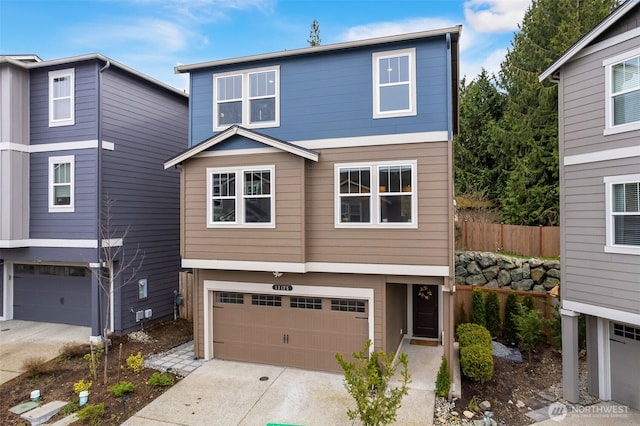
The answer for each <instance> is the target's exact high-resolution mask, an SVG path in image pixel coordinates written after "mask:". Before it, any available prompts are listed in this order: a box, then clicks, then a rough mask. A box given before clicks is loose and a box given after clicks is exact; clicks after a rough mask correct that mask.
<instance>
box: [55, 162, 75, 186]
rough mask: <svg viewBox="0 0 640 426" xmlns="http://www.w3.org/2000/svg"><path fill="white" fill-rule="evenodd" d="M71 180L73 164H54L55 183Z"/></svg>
mask: <svg viewBox="0 0 640 426" xmlns="http://www.w3.org/2000/svg"><path fill="white" fill-rule="evenodd" d="M70 182H71V164H69V163H62V164H55V165H54V166H53V183H70Z"/></svg>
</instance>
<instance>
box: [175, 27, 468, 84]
mask: <svg viewBox="0 0 640 426" xmlns="http://www.w3.org/2000/svg"><path fill="white" fill-rule="evenodd" d="M461 27H462V26H461V25H456V26H454V27H449V28H442V29H438V30H429V31H420V32H414V33H408V34H397V35H392V36H386V37H377V38H371V39H365V40H355V41H347V42H343V43H335V44H328V45H325V46H312V47H305V48H300V49H293V50H285V51H283V52H273V53H265V54H260V55H252V56H244V57H240V58H232V59H222V60H217V61H209V62H200V63H197V64H191V65H179V66H177V67H175V68H174V71H175V73H176V74H180V73H187V72H189V71H192V70H197V69H202V68H210V67H217V66H222V65H231V64H242V63H246V62H253V61H261V60H267V59H276V58H286V57H291V56H300V55H308V54H310V53H319V52H331V51H336V50H344V49H352V48H355V47H364V46H373V45H377V44H385V43H393V42H398V41H407V40H413V39H419V38H428V37H437V36H444V35H447V34H460V32H461Z"/></svg>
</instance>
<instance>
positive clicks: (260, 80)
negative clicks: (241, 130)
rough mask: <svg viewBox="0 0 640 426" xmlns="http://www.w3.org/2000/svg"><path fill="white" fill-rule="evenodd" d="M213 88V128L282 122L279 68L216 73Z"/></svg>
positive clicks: (264, 125)
mask: <svg viewBox="0 0 640 426" xmlns="http://www.w3.org/2000/svg"><path fill="white" fill-rule="evenodd" d="M214 87H215V93H214V107H213V110H214V111H213V114H214V123H213V126H214V130H222V129H225V128H226V127H229V126H231V125H234V124H238V125H241V126H244V127H248V128H259V127H275V126H278V125H279V122H280V102H279V93H278V92H279V69H278V68H277V67H276V68H269V69H257V70H248V71H243V72H235V73H225V74H217V75H215V76H214Z"/></svg>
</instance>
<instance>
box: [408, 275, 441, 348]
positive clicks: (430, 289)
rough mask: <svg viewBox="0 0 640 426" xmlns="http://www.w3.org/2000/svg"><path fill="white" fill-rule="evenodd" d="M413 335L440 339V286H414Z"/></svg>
mask: <svg viewBox="0 0 640 426" xmlns="http://www.w3.org/2000/svg"><path fill="white" fill-rule="evenodd" d="M413 335H414V336H416V337H430V338H434V339H437V338H438V286H437V285H421V284H413Z"/></svg>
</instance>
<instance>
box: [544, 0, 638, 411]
mask: <svg viewBox="0 0 640 426" xmlns="http://www.w3.org/2000/svg"><path fill="white" fill-rule="evenodd" d="M547 78H549V79H551V81H554V82H556V83H557V84H558V96H559V99H558V104H559V108H558V110H559V142H560V146H559V153H560V210H561V212H562V215H561V223H560V226H561V257H562V286H561V298H562V309H561V314H562V354H563V368H562V370H563V390H564V397H565V399H567V400H569V401H572V402H575V401H577V400H578V396H579V393H578V391H579V388H578V316H579V314H584V315H586V324H587V363H588V385H589V392H590V393H592V394H594V395H596V396H598V397H599V398H600V399H603V400H610V399H611V400H615V401H618V402H621V403H624V404H627V405H629V406H631V407H633V408H636V409H640V364H639V362H640V361H639V360H640V5H639V4H638V2H637V1H628V2H625V3H623V4H622V5H621V6H620V7H619V8H617V9H616V10H615V11H614V12H613V13H611V14H610V15H609V16H608V17H607V18H605V19H604V20H603V21H602V22H601V23H600V24H598V25H597V26H596V27H595V28H594V29H593V30H591V32H589V33H588V34H587V35H585V36H584V37H583V38H582V39H580V40H579V41H578V42H577V43H576V44H575V45H574V46H572V47H571V48H570V49H569V50H568V51H567V52H566V53H565V54H564V55H563V56H562V57H560V59H558V60H557V61H556V62H555V63H554V64H552V65H551V67H549V69H547V70H546V71H545V72H544V73H543V74H541V75H540V80H541V81H542V80H545V79H547Z"/></svg>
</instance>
